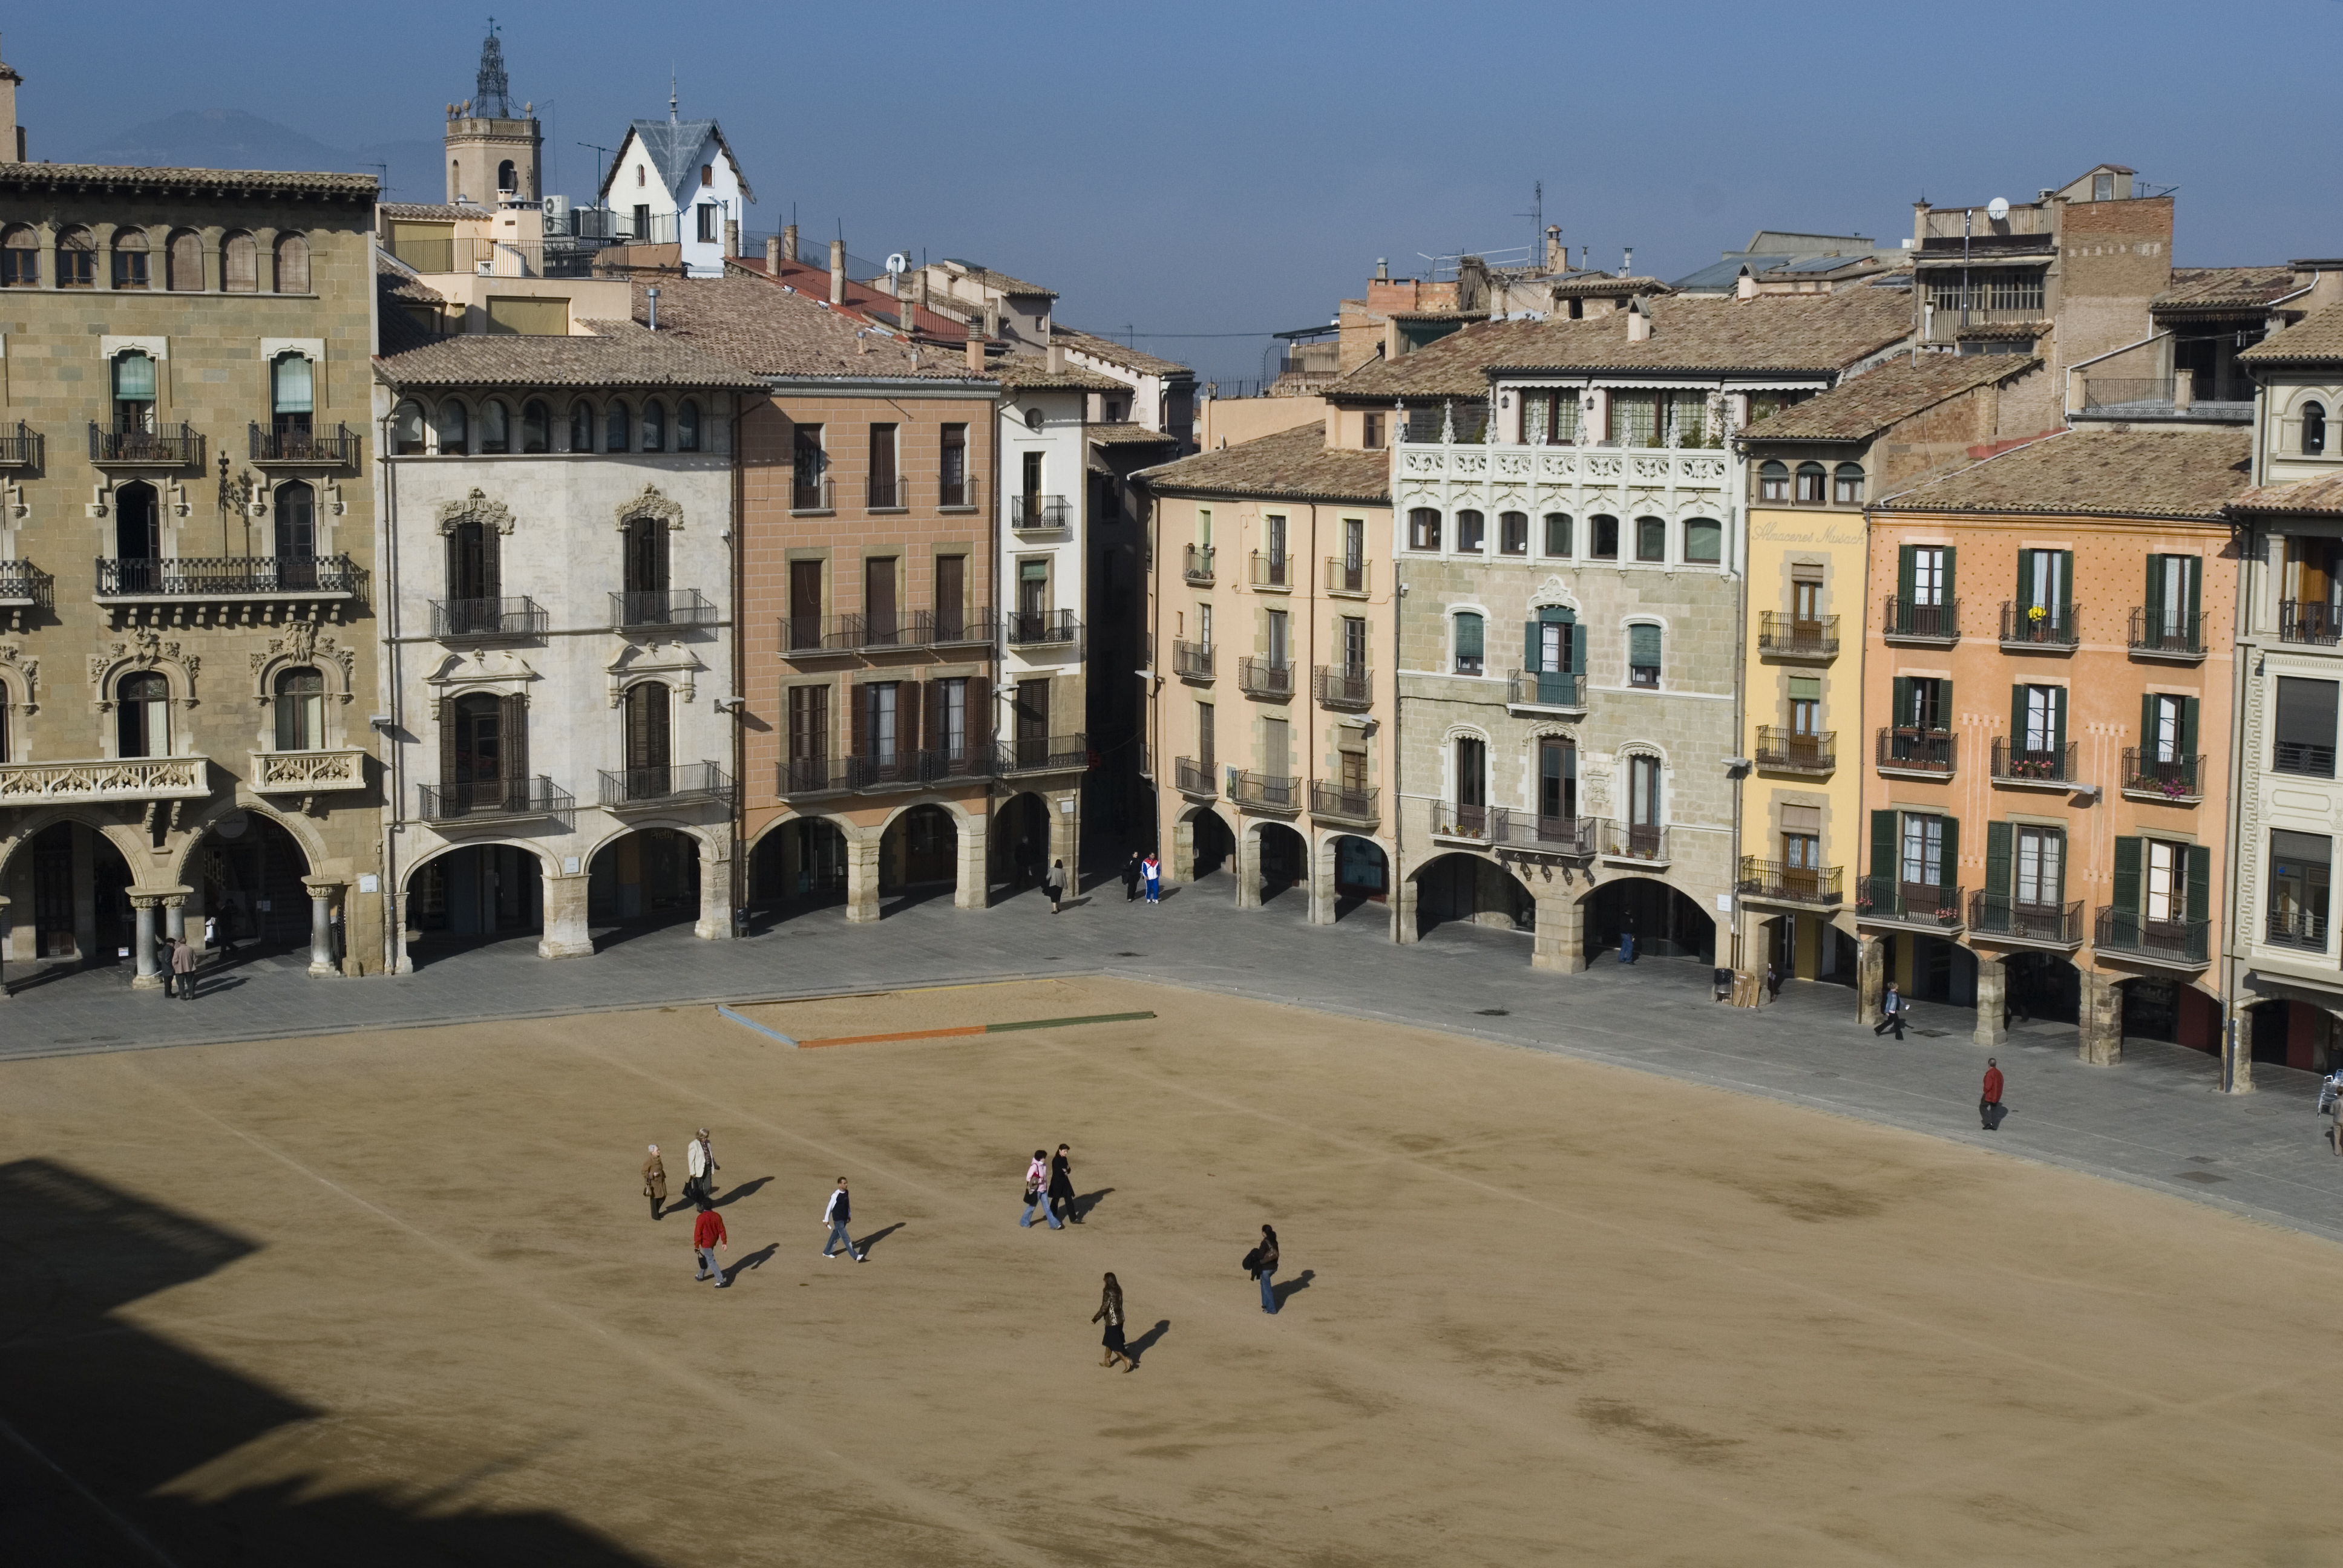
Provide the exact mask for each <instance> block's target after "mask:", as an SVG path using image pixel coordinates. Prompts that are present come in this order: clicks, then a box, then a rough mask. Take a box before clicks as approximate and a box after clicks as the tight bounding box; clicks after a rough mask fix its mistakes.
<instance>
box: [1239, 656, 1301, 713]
mask: <svg viewBox="0 0 2343 1568" xmlns="http://www.w3.org/2000/svg"><path fill="white" fill-rule="evenodd" d="M1237 688H1238V689H1239V690H1241V691H1242V692H1243V693H1244V694H1245V695H1246V696H1247V697H1265V698H1268V699H1271V700H1272V701H1276V702H1282V701H1283V700H1285V699H1287V698H1289V697H1292V695H1293V666H1292V665H1290V664H1276V663H1272V661H1270V660H1269V659H1266V658H1240V659H1238V660H1237Z"/></svg>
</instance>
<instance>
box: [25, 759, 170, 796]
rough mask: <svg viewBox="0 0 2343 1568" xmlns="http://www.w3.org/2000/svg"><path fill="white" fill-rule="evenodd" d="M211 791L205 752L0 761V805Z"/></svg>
mask: <svg viewBox="0 0 2343 1568" xmlns="http://www.w3.org/2000/svg"><path fill="white" fill-rule="evenodd" d="M211 792H212V785H211V760H210V759H208V758H205V757H125V758H95V759H89V760H87V761H81V762H16V763H7V764H0V806H41V805H67V804H74V803H84V802H90V801H108V800H119V801H123V802H126V803H129V802H140V803H143V802H145V801H148V800H201V799H204V798H206V796H208V795H210V794H211Z"/></svg>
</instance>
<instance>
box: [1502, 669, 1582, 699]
mask: <svg viewBox="0 0 2343 1568" xmlns="http://www.w3.org/2000/svg"><path fill="white" fill-rule="evenodd" d="M1505 682H1506V685H1505V700H1506V701H1507V702H1510V703H1513V704H1514V705H1515V706H1516V707H1522V708H1584V707H1585V706H1586V678H1585V677H1584V676H1583V675H1574V674H1573V673H1571V672H1570V671H1569V670H1566V669H1513V670H1507V671H1506V672H1505Z"/></svg>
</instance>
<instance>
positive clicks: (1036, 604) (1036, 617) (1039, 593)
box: [1017, 561, 1050, 640]
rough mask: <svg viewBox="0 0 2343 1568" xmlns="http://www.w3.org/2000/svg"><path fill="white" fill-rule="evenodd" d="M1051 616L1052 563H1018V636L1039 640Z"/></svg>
mask: <svg viewBox="0 0 2343 1568" xmlns="http://www.w3.org/2000/svg"><path fill="white" fill-rule="evenodd" d="M1049 615H1050V563H1049V562H1048V561H1019V562H1018V563H1017V635H1018V636H1019V637H1020V638H1025V639H1028V640H1037V639H1039V638H1041V636H1042V634H1043V633H1042V628H1043V626H1044V625H1045V623H1046V622H1047V621H1048V619H1049Z"/></svg>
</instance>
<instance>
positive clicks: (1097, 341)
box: [1050, 322, 1195, 376]
mask: <svg viewBox="0 0 2343 1568" xmlns="http://www.w3.org/2000/svg"><path fill="white" fill-rule="evenodd" d="M1050 341H1051V342H1052V343H1062V344H1064V345H1065V346H1066V347H1067V349H1068V350H1069V351H1070V352H1072V353H1076V354H1087V355H1089V356H1090V357H1091V358H1093V359H1103V360H1105V361H1107V363H1109V364H1111V365H1120V366H1121V367H1123V368H1124V369H1126V370H1136V371H1137V372H1139V373H1140V374H1141V376H1183V375H1187V376H1192V375H1193V374H1195V372H1194V371H1192V370H1191V369H1190V368H1189V367H1187V366H1185V365H1182V364H1181V363H1180V362H1179V361H1178V360H1176V359H1159V358H1157V357H1155V356H1154V355H1152V354H1143V353H1141V351H1140V350H1138V349H1136V348H1126V347H1123V346H1122V345H1121V344H1120V343H1117V342H1114V341H1113V340H1112V339H1111V338H1105V337H1096V336H1094V335H1092V334H1091V333H1088V332H1077V331H1075V330H1074V329H1073V328H1072V327H1060V326H1058V325H1057V324H1056V323H1055V322H1052V323H1051V325H1050Z"/></svg>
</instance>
